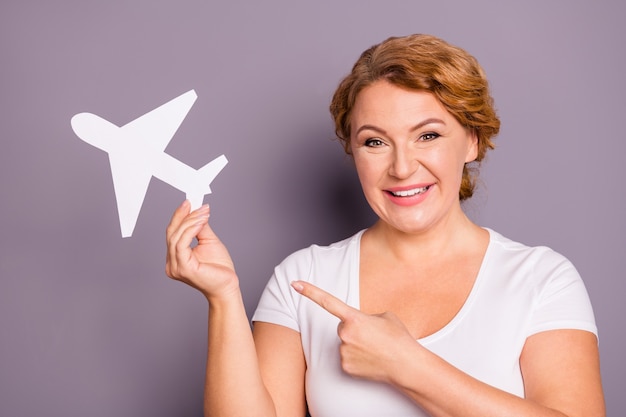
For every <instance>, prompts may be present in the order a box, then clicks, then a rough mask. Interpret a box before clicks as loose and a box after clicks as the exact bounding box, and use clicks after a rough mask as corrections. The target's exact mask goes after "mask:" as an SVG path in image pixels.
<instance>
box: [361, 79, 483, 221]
mask: <svg viewBox="0 0 626 417" xmlns="http://www.w3.org/2000/svg"><path fill="white" fill-rule="evenodd" d="M351 132H352V133H351V144H350V146H351V150H352V155H353V156H354V161H355V164H356V169H357V172H358V175H359V179H360V181H361V186H362V187H363V191H364V194H365V197H366V199H367V201H368V202H369V204H370V206H371V207H372V209H373V210H374V212H375V213H376V214H377V215H378V216H379V217H380V219H381V220H383V221H384V222H385V223H387V224H388V225H390V226H392V227H394V228H395V229H398V230H400V231H403V232H408V233H412V232H420V231H425V230H428V229H430V228H432V227H435V226H437V225H438V224H442V223H441V222H442V221H443V222H445V221H446V220H450V219H453V216H455V215H458V214H460V213H461V207H460V202H459V188H460V185H461V178H462V173H463V166H464V164H465V163H466V162H470V161H473V160H474V159H475V158H476V153H477V143H478V141H477V139H476V136H475V135H474V134H472V133H470V132H468V131H467V130H466V129H465V128H464V127H463V126H461V125H460V124H459V122H458V121H457V120H456V119H455V118H454V117H453V116H452V115H451V114H450V113H449V112H448V111H447V110H446V109H445V108H444V107H443V105H442V104H441V103H440V102H439V100H438V99H437V98H436V97H435V96H434V95H432V94H431V93H428V92H423V91H412V90H407V89H403V88H400V87H397V86H395V85H393V84H390V83H389V82H387V81H384V80H380V81H376V82H375V83H374V84H372V85H370V86H368V87H366V88H365V89H363V90H362V91H361V92H360V93H359V95H358V96H357V99H356V103H355V105H354V108H353V109H352V114H351Z"/></svg>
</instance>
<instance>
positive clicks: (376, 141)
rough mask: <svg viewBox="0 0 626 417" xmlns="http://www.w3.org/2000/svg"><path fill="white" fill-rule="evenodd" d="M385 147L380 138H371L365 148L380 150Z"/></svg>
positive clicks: (366, 142)
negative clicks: (379, 148)
mask: <svg viewBox="0 0 626 417" xmlns="http://www.w3.org/2000/svg"><path fill="white" fill-rule="evenodd" d="M383 145H384V142H383V141H382V140H380V139H378V138H370V139H367V140H366V141H365V146H367V147H370V148H378V147H380V146H383Z"/></svg>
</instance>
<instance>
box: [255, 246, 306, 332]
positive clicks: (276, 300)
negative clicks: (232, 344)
mask: <svg viewBox="0 0 626 417" xmlns="http://www.w3.org/2000/svg"><path fill="white" fill-rule="evenodd" d="M308 252H309V251H308V250H306V249H303V250H300V251H298V252H295V253H293V254H291V255H290V256H289V257H287V258H286V259H285V260H284V261H283V262H282V263H281V264H280V265H278V266H277V267H276V268H274V273H273V274H272V276H271V278H270V280H269V281H268V283H267V285H266V286H265V289H264V290H263V293H262V294H261V298H260V300H259V304H258V306H257V308H256V311H255V312H254V315H253V316H252V321H253V322H255V321H262V322H267V323H273V324H278V325H281V326H285V327H288V328H290V329H292V330H295V331H297V332H300V325H299V321H298V303H299V302H300V297H298V296H299V294H297V293H296V292H295V291H294V290H293V288H291V282H292V281H295V280H303V279H307V277H308V276H309V274H310V264H311V262H310V255H309V253H308Z"/></svg>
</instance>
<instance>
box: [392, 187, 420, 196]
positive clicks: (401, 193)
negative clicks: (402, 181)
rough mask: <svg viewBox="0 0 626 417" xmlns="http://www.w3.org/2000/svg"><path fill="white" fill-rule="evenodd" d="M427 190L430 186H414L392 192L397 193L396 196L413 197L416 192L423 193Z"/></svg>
mask: <svg viewBox="0 0 626 417" xmlns="http://www.w3.org/2000/svg"><path fill="white" fill-rule="evenodd" d="M426 190H428V187H422V188H414V189H412V190H405V191H396V192H392V193H391V194H393V195H395V196H396V197H411V196H413V195H416V194H422V193H423V192H424V191H426Z"/></svg>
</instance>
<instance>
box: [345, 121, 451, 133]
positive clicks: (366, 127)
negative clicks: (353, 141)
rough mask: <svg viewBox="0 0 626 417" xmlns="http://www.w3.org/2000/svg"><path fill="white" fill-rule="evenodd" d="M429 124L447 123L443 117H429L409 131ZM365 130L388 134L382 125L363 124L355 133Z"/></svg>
mask: <svg viewBox="0 0 626 417" xmlns="http://www.w3.org/2000/svg"><path fill="white" fill-rule="evenodd" d="M429 124H442V125H445V124H446V123H445V122H444V121H443V120H441V119H437V118H436V117H431V118H429V119H426V120H422V121H421V122H419V123H418V124H416V125H415V126H413V127H412V128H411V129H409V132H414V131H416V130H418V129H420V128H422V127H424V126H426V125H429ZM363 130H373V131H374V132H378V133H381V134H383V135H385V134H387V132H386V131H385V129H382V128H380V127H377V126H374V125H363V126H361V127H360V128H358V129H357V131H356V133H355V134H357V135H358V134H359V133H360V132H361V131H363Z"/></svg>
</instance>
